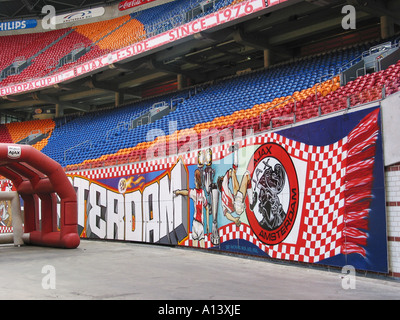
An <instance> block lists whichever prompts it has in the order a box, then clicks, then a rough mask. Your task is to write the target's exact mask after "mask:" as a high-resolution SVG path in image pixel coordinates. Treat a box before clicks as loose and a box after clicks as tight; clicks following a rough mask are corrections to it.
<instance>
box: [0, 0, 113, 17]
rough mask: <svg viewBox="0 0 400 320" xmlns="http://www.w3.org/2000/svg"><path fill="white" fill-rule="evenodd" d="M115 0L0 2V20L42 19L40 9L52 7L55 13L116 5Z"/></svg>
mask: <svg viewBox="0 0 400 320" xmlns="http://www.w3.org/2000/svg"><path fill="white" fill-rule="evenodd" d="M118 2H119V1H115V0H68V1H67V0H0V19H1V20H10V19H17V18H18V19H20V18H42V17H43V16H44V14H42V8H43V7H44V6H45V5H52V6H53V7H54V8H55V9H56V12H57V13H64V12H71V11H78V10H81V9H86V8H90V7H94V6H105V5H109V4H112V3H118Z"/></svg>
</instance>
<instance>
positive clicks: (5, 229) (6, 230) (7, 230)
mask: <svg viewBox="0 0 400 320" xmlns="http://www.w3.org/2000/svg"><path fill="white" fill-rule="evenodd" d="M12 232H13V227H5V226H0V233H12Z"/></svg>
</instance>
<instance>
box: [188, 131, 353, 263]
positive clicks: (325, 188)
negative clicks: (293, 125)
mask: <svg viewBox="0 0 400 320" xmlns="http://www.w3.org/2000/svg"><path fill="white" fill-rule="evenodd" d="M346 141H347V138H344V139H342V140H340V141H338V142H336V143H334V144H331V145H328V146H322V147H318V146H308V145H306V144H304V143H301V142H298V141H294V140H290V139H288V138H285V137H283V136H280V135H278V134H275V133H269V134H267V135H264V136H257V137H251V138H247V139H244V140H243V141H242V142H239V147H244V146H251V145H261V144H264V143H268V142H275V143H278V144H280V145H281V146H283V147H284V148H285V149H286V151H287V152H288V153H289V154H290V156H291V157H293V158H298V159H300V160H303V161H307V163H308V172H307V177H306V190H305V194H304V201H303V204H304V205H303V208H300V209H299V211H302V212H303V214H302V215H301V219H302V221H301V222H300V232H299V236H298V239H297V243H296V244H289V243H285V242H282V243H280V244H277V245H275V246H270V245H266V244H264V243H262V242H261V241H259V240H258V238H257V236H256V235H255V234H254V232H253V231H252V229H251V227H250V226H249V225H247V224H244V223H242V224H241V225H240V227H237V226H236V225H235V224H233V223H232V224H228V225H225V226H223V227H220V228H219V233H220V241H221V242H225V241H228V240H233V239H243V240H247V241H249V242H251V243H252V244H254V245H255V246H257V247H258V248H259V249H261V250H262V251H264V252H265V253H267V254H268V255H269V256H270V257H273V258H278V259H285V260H293V261H303V262H311V263H314V262H318V261H320V260H323V259H326V258H329V257H332V256H335V255H337V254H339V253H340V249H341V243H342V241H341V237H342V230H343V227H344V222H343V215H344V188H345V183H344V182H345V181H344V178H345V174H346V168H345V159H346V156H347V151H346V148H345V145H346ZM227 147H228V145H226V146H220V147H217V148H216V149H215V150H214V151H215V152H216V153H215V157H216V158H217V159H219V158H220V157H221V156H222V155H223V154H224V152H226V150H227ZM224 156H226V154H224ZM205 240H206V241H205V247H206V248H211V247H212V246H213V245H212V243H211V241H210V239H209V238H208V237H207V235H206V239H205ZM183 245H187V246H191V245H192V240H191V235H189V238H188V240H187V241H186V242H184V243H183Z"/></svg>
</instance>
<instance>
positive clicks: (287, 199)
mask: <svg viewBox="0 0 400 320" xmlns="http://www.w3.org/2000/svg"><path fill="white" fill-rule="evenodd" d="M248 171H249V172H250V174H251V177H252V186H253V189H254V190H253V192H254V193H256V194H257V198H256V199H257V202H256V203H255V205H254V204H253V205H252V210H250V207H249V203H248V201H247V202H246V205H247V216H248V219H249V224H250V227H251V228H252V230H253V232H254V233H255V234H256V235H257V237H258V239H259V240H261V241H262V242H263V243H265V244H268V245H276V244H278V243H280V242H282V241H283V240H285V238H286V237H287V236H288V235H289V233H290V231H291V230H292V227H293V225H294V223H295V220H296V215H297V209H298V205H299V183H298V180H297V173H296V169H295V167H294V165H293V162H292V159H291V158H290V156H289V154H288V153H287V152H286V150H285V149H284V148H283V147H281V146H280V145H278V144H276V143H266V144H264V145H262V146H260V147H259V148H258V149H257V150H256V151H255V152H254V154H253V157H252V159H250V162H249V166H248Z"/></svg>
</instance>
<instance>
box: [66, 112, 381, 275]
mask: <svg viewBox="0 0 400 320" xmlns="http://www.w3.org/2000/svg"><path fill="white" fill-rule="evenodd" d="M380 118H381V115H380V107H379V106H377V107H373V108H368V109H364V110H360V111H356V112H351V113H347V114H342V115H340V116H336V117H331V118H326V119H324V120H319V121H317V122H312V123H307V124H304V125H299V126H296V127H292V128H289V129H284V130H280V131H275V132H266V133H263V134H260V135H256V136H254V135H252V136H248V137H244V138H236V139H235V140H234V141H233V142H232V141H229V134H227V135H225V136H224V138H225V140H224V141H225V142H223V143H221V144H214V145H213V146H212V147H211V148H208V147H205V148H202V149H196V150H192V149H191V146H192V145H193V141H192V142H190V141H189V142H188V143H187V145H186V146H184V147H186V148H187V149H188V150H190V151H188V152H185V153H180V154H178V155H177V156H171V157H161V158H158V159H152V160H148V161H146V162H141V163H132V164H127V165H123V166H116V167H109V168H103V169H93V170H85V171H80V172H73V173H72V172H71V173H69V174H68V176H69V179H70V181H71V182H72V184H73V185H74V187H75V189H76V191H77V197H78V229H79V233H80V236H81V237H83V238H100V239H119V240H126V241H139V242H148V243H164V244H172V245H181V246H192V247H203V248H206V249H209V250H222V251H229V252H234V253H243V254H251V255H256V256H261V257H271V258H275V259H283V260H289V261H301V262H306V263H317V264H324V265H330V266H344V265H353V266H354V267H355V268H356V269H360V270H370V271H376V272H384V273H385V272H388V262H387V261H388V256H387V235H386V213H385V186H384V166H383V159H382V137H381V127H380V121H381V119H380ZM228 132H229V131H228ZM223 134H224V133H222V132H221V135H223ZM181 150H182V149H181ZM148 159H149V158H148ZM150 159H151V158H150Z"/></svg>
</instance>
